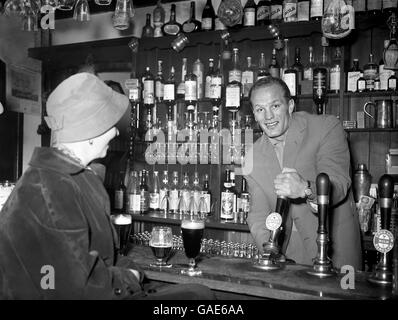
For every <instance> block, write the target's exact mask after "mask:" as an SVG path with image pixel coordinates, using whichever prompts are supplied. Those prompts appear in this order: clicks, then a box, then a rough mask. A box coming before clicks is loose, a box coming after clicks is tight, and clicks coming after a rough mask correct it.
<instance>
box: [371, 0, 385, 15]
mask: <svg viewBox="0 0 398 320" xmlns="http://www.w3.org/2000/svg"><path fill="white" fill-rule="evenodd" d="M381 5H382V1H381V0H368V1H367V8H368V11H367V12H368V15H369V16H373V17H374V16H379V15H380V14H381Z"/></svg>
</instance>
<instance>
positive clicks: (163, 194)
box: [159, 170, 170, 212]
mask: <svg viewBox="0 0 398 320" xmlns="http://www.w3.org/2000/svg"><path fill="white" fill-rule="evenodd" d="M169 190H170V186H169V173H168V171H167V170H164V171H163V175H162V180H161V182H160V189H159V209H160V210H161V211H165V212H167V210H168V209H169V208H170V198H169ZM167 200H168V201H169V202H168V203H167V202H166V201H167Z"/></svg>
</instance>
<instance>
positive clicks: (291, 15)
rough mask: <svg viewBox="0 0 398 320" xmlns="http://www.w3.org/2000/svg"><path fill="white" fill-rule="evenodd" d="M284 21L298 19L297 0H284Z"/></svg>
mask: <svg viewBox="0 0 398 320" xmlns="http://www.w3.org/2000/svg"><path fill="white" fill-rule="evenodd" d="M283 21H284V22H295V21H297V0H284V1H283Z"/></svg>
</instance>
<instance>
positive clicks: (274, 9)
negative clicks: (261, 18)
mask: <svg viewBox="0 0 398 320" xmlns="http://www.w3.org/2000/svg"><path fill="white" fill-rule="evenodd" d="M282 16H283V12H282V6H281V5H279V4H276V5H272V6H271V20H282Z"/></svg>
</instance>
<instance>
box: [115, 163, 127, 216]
mask: <svg viewBox="0 0 398 320" xmlns="http://www.w3.org/2000/svg"><path fill="white" fill-rule="evenodd" d="M126 198H127V192H126V186H125V184H124V172H123V171H121V172H120V179H119V185H118V186H117V188H116V189H115V197H114V199H115V201H114V207H115V213H125V212H126Z"/></svg>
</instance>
